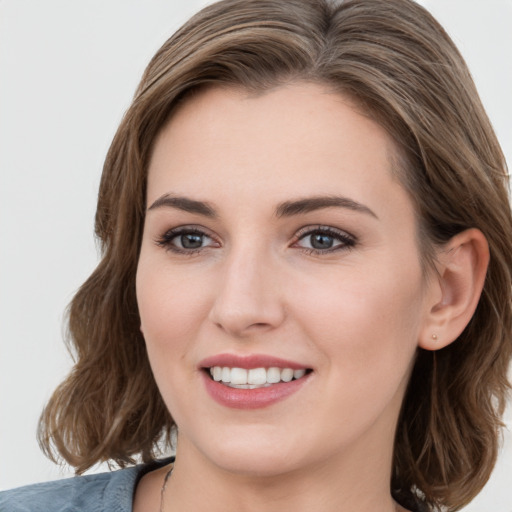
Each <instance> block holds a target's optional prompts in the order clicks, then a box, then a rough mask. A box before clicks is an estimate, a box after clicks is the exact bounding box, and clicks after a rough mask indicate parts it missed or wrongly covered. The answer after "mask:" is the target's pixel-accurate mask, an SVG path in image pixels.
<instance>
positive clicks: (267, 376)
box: [210, 366, 306, 389]
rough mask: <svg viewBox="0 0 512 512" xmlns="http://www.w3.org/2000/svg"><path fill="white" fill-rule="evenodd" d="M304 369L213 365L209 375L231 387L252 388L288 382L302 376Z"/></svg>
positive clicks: (304, 372)
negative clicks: (247, 368) (248, 368)
mask: <svg viewBox="0 0 512 512" xmlns="http://www.w3.org/2000/svg"><path fill="white" fill-rule="evenodd" d="M305 374H306V370H305V369H304V368H303V369H300V370H292V369H291V368H276V367H272V368H251V369H250V370H246V369H245V368H230V367H228V366H213V367H212V368H210V375H211V376H212V378H213V380H215V381H217V382H223V383H224V384H227V385H228V386H231V387H237V388H241V389H254V388H258V387H266V386H270V385H271V384H277V383H278V382H290V381H291V380H293V379H300V378H301V377H304V375H305Z"/></svg>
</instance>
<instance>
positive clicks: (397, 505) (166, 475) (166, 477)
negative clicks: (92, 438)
mask: <svg viewBox="0 0 512 512" xmlns="http://www.w3.org/2000/svg"><path fill="white" fill-rule="evenodd" d="M173 469H174V468H171V469H169V471H167V473H166V474H165V477H164V483H163V484H162V489H161V490H160V512H164V497H165V488H166V487H167V482H168V480H169V477H170V476H171V474H172V470H173ZM395 510H396V512H400V511H401V510H403V509H402V507H401V506H400V505H399V504H398V503H395Z"/></svg>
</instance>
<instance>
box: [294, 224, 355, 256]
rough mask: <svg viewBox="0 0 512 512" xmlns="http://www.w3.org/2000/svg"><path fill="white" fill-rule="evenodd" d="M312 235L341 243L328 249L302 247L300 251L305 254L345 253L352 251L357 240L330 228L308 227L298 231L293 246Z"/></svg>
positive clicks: (343, 232)
mask: <svg viewBox="0 0 512 512" xmlns="http://www.w3.org/2000/svg"><path fill="white" fill-rule="evenodd" d="M313 235H325V236H328V237H331V238H333V239H334V240H335V241H336V240H337V241H339V242H341V243H340V244H339V245H337V246H335V247H332V248H329V249H315V248H314V247H302V248H301V249H302V250H303V251H304V252H306V253H307V254H317V255H322V254H330V253H333V252H337V251H343V250H345V251H346V250H349V249H352V248H353V247H355V245H356V244H357V238H356V237H355V236H353V235H350V234H349V233H347V232H345V231H341V230H338V229H335V228H332V227H330V226H314V227H311V226H308V227H306V228H302V229H301V230H299V232H298V233H297V236H296V239H295V242H294V245H296V244H297V243H298V242H300V241H301V240H304V239H305V238H307V237H308V236H309V237H311V236H313Z"/></svg>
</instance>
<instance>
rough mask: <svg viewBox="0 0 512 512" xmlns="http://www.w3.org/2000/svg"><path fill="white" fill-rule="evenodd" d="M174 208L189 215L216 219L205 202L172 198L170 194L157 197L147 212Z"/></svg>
mask: <svg viewBox="0 0 512 512" xmlns="http://www.w3.org/2000/svg"><path fill="white" fill-rule="evenodd" d="M162 207H167V208H176V209H178V210H183V211H185V212H189V213H197V214H199V215H203V216H205V217H210V218H214V217H217V212H216V211H215V209H214V208H213V207H212V206H211V205H209V204H208V203H207V202H205V201H196V200H195V199H190V198H188V197H182V196H172V195H170V194H164V195H163V196H161V197H159V198H158V199H157V200H156V201H155V202H154V203H153V204H152V205H151V206H150V207H149V208H148V211H149V210H156V209H157V208H162Z"/></svg>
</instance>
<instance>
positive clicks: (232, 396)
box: [202, 372, 310, 409]
mask: <svg viewBox="0 0 512 512" xmlns="http://www.w3.org/2000/svg"><path fill="white" fill-rule="evenodd" d="M202 373H203V378H204V382H205V385H206V390H207V391H208V393H209V395H210V396H211V397H212V398H213V399H214V400H215V401H216V402H218V403H219V404H221V405H224V406H226V407H231V408H233V409H261V408H263V407H268V406H269V405H272V404H274V403H276V402H280V401H281V400H284V399H285V398H287V397H289V396H290V395H292V394H293V393H296V392H297V391H298V390H299V389H300V388H301V387H302V385H303V384H304V383H305V382H306V381H307V380H308V377H309V375H310V374H306V375H305V376H304V377H302V378H300V379H297V380H292V381H290V382H280V383H279V384H273V385H272V386H268V387H265V388H256V389H238V388H231V387H229V386H225V385H224V384H221V383H220V382H217V381H214V380H213V379H211V378H210V377H209V376H208V375H207V374H206V372H202Z"/></svg>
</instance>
